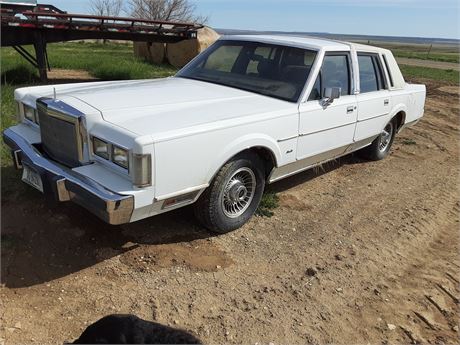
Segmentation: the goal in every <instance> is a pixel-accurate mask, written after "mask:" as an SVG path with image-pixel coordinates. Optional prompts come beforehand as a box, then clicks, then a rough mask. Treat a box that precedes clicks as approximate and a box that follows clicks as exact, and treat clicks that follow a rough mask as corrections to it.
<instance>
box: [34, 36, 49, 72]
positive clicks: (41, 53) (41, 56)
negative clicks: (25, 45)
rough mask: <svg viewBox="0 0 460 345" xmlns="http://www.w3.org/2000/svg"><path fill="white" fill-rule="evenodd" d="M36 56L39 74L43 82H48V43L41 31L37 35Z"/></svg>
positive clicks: (35, 43)
mask: <svg viewBox="0 0 460 345" xmlns="http://www.w3.org/2000/svg"><path fill="white" fill-rule="evenodd" d="M34 48H35V56H36V57H37V65H38V74H39V75H40V80H41V81H47V80H48V71H47V63H46V42H45V40H44V39H43V36H42V34H41V32H40V31H37V32H36V34H35V42H34Z"/></svg>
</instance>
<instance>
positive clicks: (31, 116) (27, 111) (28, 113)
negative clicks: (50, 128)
mask: <svg viewBox="0 0 460 345" xmlns="http://www.w3.org/2000/svg"><path fill="white" fill-rule="evenodd" d="M23 106H24V117H25V118H26V119H27V120H29V121H31V122H34V123H37V124H38V116H37V111H36V110H35V109H34V108H32V107H30V106H28V105H25V104H24V105H23Z"/></svg>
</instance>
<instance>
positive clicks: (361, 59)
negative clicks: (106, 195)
mask: <svg viewBox="0 0 460 345" xmlns="http://www.w3.org/2000/svg"><path fill="white" fill-rule="evenodd" d="M358 64H359V80H360V85H361V93H366V92H373V91H378V90H382V89H386V88H387V86H386V80H385V78H384V76H383V68H382V65H381V63H380V59H379V56H378V55H377V54H358Z"/></svg>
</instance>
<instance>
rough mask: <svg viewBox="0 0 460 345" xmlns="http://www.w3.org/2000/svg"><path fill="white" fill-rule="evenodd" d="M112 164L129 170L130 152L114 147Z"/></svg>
mask: <svg viewBox="0 0 460 345" xmlns="http://www.w3.org/2000/svg"><path fill="white" fill-rule="evenodd" d="M112 162H114V163H115V164H116V165H119V166H121V167H122V168H125V169H128V167H129V155H128V151H126V150H125V149H122V148H121V147H118V146H116V145H113V146H112Z"/></svg>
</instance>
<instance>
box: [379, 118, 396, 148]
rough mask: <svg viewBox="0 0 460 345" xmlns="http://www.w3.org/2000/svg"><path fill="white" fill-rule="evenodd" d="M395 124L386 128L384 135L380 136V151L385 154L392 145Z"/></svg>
mask: <svg viewBox="0 0 460 345" xmlns="http://www.w3.org/2000/svg"><path fill="white" fill-rule="evenodd" d="M393 131H394V127H393V123H392V122H390V123H388V124H387V125H386V126H385V128H384V129H383V132H382V134H380V141H379V150H380V152H385V151H386V150H387V149H388V147H389V146H390V143H391V138H392V137H393Z"/></svg>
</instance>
